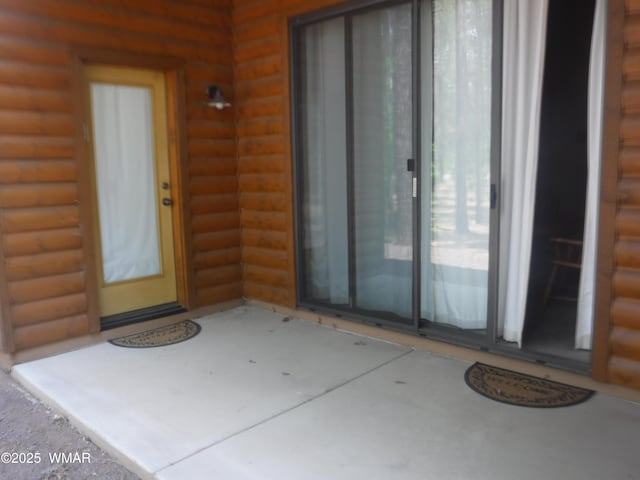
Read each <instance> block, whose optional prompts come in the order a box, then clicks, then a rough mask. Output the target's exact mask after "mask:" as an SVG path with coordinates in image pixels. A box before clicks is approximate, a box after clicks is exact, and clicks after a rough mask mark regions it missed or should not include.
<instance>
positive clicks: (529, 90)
mask: <svg viewBox="0 0 640 480" xmlns="http://www.w3.org/2000/svg"><path fill="white" fill-rule="evenodd" d="M547 11H548V0H509V1H506V2H504V33H503V35H504V36H503V42H504V46H503V62H502V64H503V97H502V98H503V101H502V178H501V192H502V195H501V199H500V204H501V208H502V212H501V219H500V222H501V231H500V250H501V257H500V277H499V278H500V283H501V288H500V289H499V290H500V293H499V317H498V330H499V334H501V335H502V337H503V338H504V340H507V341H510V342H517V343H518V346H522V330H523V326H524V317H525V310H526V302H527V289H528V281H529V264H530V260H531V241H532V233H533V216H534V205H535V187H536V173H537V163H538V145H539V136H540V135H539V133H540V110H541V96H542V79H543V71H544V52H545V43H546V24H547Z"/></svg>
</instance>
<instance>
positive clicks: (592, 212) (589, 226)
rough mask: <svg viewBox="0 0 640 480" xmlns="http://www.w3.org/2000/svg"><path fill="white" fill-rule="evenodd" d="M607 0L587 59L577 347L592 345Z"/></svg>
mask: <svg viewBox="0 0 640 480" xmlns="http://www.w3.org/2000/svg"><path fill="white" fill-rule="evenodd" d="M606 25H607V2H606V0H596V9H595V16H594V19H593V33H592V36H591V57H590V63H589V107H588V112H589V113H588V116H589V118H588V139H589V143H588V145H587V148H588V151H587V168H588V176H587V201H586V211H585V222H584V244H583V249H582V269H581V272H580V289H579V292H578V319H577V324H576V344H575V346H576V348H582V349H587V350H588V349H591V337H592V331H593V302H594V290H595V267H596V252H597V239H598V203H599V197H600V189H599V185H600V156H601V150H602V113H603V111H602V110H603V106H602V102H603V98H604V61H605V31H606Z"/></svg>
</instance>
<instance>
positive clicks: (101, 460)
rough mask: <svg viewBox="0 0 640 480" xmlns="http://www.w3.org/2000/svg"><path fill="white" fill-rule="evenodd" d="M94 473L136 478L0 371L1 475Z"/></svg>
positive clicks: (48, 477)
mask: <svg viewBox="0 0 640 480" xmlns="http://www.w3.org/2000/svg"><path fill="white" fill-rule="evenodd" d="M61 454H64V455H65V456H66V457H67V458H62V457H61V456H60V455H61ZM56 455H58V457H57V458H56V457H55V456H56ZM52 457H53V458H52ZM52 460H53V461H52ZM7 461H9V463H7ZM14 461H15V462H18V463H13V462H14ZM29 461H30V462H31V463H25V462H29ZM94 478H95V479H100V480H139V477H138V476H137V475H134V474H133V473H131V472H130V471H129V470H127V469H126V468H124V467H123V466H122V465H120V464H119V463H118V462H117V461H116V460H114V459H113V458H112V457H110V456H109V455H108V454H107V453H105V452H104V451H103V450H101V449H100V448H98V447H97V446H96V445H94V444H93V443H92V442H91V440H89V439H88V438H86V437H84V436H83V435H82V434H80V433H79V432H78V431H77V430H76V429H75V428H74V427H73V426H71V425H70V424H69V422H68V421H67V419H66V418H64V417H62V416H60V415H57V414H55V413H54V412H52V411H51V410H50V409H48V408H47V407H46V406H45V405H43V404H42V403H41V402H40V401H39V400H37V399H36V398H34V397H33V396H32V395H30V394H29V393H28V392H27V391H25V390H24V389H23V388H22V387H21V386H20V385H18V384H17V383H16V382H15V380H13V379H12V378H11V377H9V376H8V375H7V374H6V373H5V372H3V371H2V370H0V479H7V480H62V479H64V480H67V479H68V480H76V479H77V480H88V479H94Z"/></svg>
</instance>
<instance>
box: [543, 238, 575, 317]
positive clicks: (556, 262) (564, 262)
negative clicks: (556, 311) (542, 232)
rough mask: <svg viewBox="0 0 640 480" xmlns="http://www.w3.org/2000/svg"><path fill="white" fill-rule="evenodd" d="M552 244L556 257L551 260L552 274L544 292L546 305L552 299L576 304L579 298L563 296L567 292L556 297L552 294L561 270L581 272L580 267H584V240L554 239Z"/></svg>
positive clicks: (559, 293)
mask: <svg viewBox="0 0 640 480" xmlns="http://www.w3.org/2000/svg"><path fill="white" fill-rule="evenodd" d="M551 244H552V245H553V246H554V257H553V260H551V274H550V275H549V280H548V281H547V288H546V289H545V292H544V303H545V304H546V303H547V301H548V300H549V299H550V298H552V299H555V300H568V301H571V302H575V301H577V300H578V298H577V296H575V297H571V296H568V295H562V294H561V293H565V292H558V294H556V295H552V293H553V287H554V282H555V280H556V276H557V275H558V270H559V269H560V268H566V269H570V270H574V271H578V272H580V267H581V266H582V240H571V239H568V238H552V239H551Z"/></svg>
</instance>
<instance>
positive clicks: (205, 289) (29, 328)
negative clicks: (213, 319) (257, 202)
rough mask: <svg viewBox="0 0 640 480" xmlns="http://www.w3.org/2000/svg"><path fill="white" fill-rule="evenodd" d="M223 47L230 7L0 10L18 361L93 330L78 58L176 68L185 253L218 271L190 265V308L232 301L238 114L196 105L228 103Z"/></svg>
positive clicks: (6, 204)
mask: <svg viewBox="0 0 640 480" xmlns="http://www.w3.org/2000/svg"><path fill="white" fill-rule="evenodd" d="M231 36H232V30H231V0H183V1H180V2H176V1H173V0H135V1H131V2H123V1H121V0H87V1H83V2H77V1H72V0H23V1H20V2H15V1H13V0H0V240H1V244H0V245H1V248H2V255H1V256H0V259H2V262H0V278H4V277H6V279H7V282H6V283H7V285H6V299H7V300H6V301H5V303H7V304H3V305H2V308H3V311H4V312H5V317H11V318H3V319H2V321H4V322H5V323H8V324H10V325H9V326H8V330H5V332H6V331H8V332H9V333H11V334H12V336H13V338H12V339H9V340H12V341H13V343H14V345H13V347H14V348H15V349H16V350H20V349H24V348H31V347H35V346H38V345H43V344H46V343H50V342H53V341H59V340H64V339H66V338H70V337H73V336H78V335H83V334H86V333H88V331H89V326H90V319H89V318H88V312H89V310H90V309H89V308H88V307H87V304H88V302H89V299H87V298H85V295H86V291H87V286H86V279H85V271H86V270H87V265H88V263H87V262H93V261H94V259H87V258H85V255H84V253H83V252H84V249H85V247H86V245H84V244H83V238H82V234H81V232H82V231H86V230H87V229H91V228H92V226H91V225H83V224H81V222H82V217H81V216H80V214H79V206H78V202H79V199H80V198H84V197H82V195H83V194H82V193H81V192H82V191H83V188H84V187H82V188H81V186H80V185H79V183H78V182H79V175H80V172H82V171H83V168H79V165H78V164H77V161H78V152H79V151H80V150H79V147H80V146H79V145H78V144H77V133H76V131H77V118H76V115H78V114H79V112H78V108H77V101H76V100H77V99H76V96H77V93H78V92H77V91H76V90H74V86H75V83H74V82H75V81H74V61H75V60H74V56H73V52H74V49H76V48H80V49H82V52H83V55H84V52H85V51H86V49H87V48H96V49H102V50H111V51H123V52H129V53H132V54H144V55H145V56H149V58H152V57H153V56H159V57H167V56H169V57H173V58H175V59H176V60H177V61H178V62H181V64H182V65H183V69H184V79H185V85H184V97H183V98H181V99H180V101H182V100H184V102H185V105H184V108H181V110H182V111H183V112H184V114H185V115H186V122H185V130H186V131H185V134H186V139H185V150H186V151H187V155H186V161H187V165H186V167H185V172H186V173H187V174H188V177H189V178H188V179H187V181H186V185H189V186H190V188H189V190H190V191H189V192H188V193H189V194H190V195H191V198H192V199H193V203H190V204H189V206H188V210H189V211H190V213H191V216H192V217H191V218H192V220H193V223H190V224H189V225H188V228H189V230H193V232H192V234H193V238H192V242H191V246H192V248H193V249H194V250H195V252H194V254H203V255H205V254H206V255H209V257H207V258H224V259H225V260H224V262H226V263H220V264H219V265H215V266H210V265H209V264H208V263H207V262H204V263H203V264H202V266H201V267H198V266H197V265H194V264H191V265H187V268H188V269H189V270H190V276H191V277H192V278H194V279H195V278H197V279H198V282H199V283H198V286H197V288H196V291H195V292H194V294H195V295H194V296H195V302H194V306H200V305H205V304H208V303H211V302H222V301H227V300H233V299H237V298H240V296H241V285H240V281H241V275H240V273H239V270H240V266H239V265H240V238H241V237H240V231H239V225H240V223H239V222H240V214H239V197H238V191H237V189H238V183H237V166H236V165H237V149H236V134H235V124H234V112H233V109H227V110H224V111H222V112H220V111H217V110H215V109H212V108H209V107H206V106H205V105H204V101H205V98H206V95H205V89H206V87H207V85H210V84H216V85H220V86H222V88H223V89H224V93H225V95H226V96H227V97H228V98H230V99H231V100H232V101H234V92H233V82H234V78H233V73H234V72H233V61H232V60H233V56H232V38H231ZM145 58H146V57H145ZM234 103H235V101H234ZM84 160H85V159H81V161H84ZM187 197H189V195H187ZM192 263H193V262H192ZM221 266H225V267H229V268H232V267H234V266H235V269H236V273H235V276H234V275H231V276H230V275H228V274H225V275H222V276H219V277H216V276H215V275H212V268H215V267H221ZM199 269H201V270H202V272H200V270H199ZM227 285H230V286H229V287H227ZM93 301H95V300H93ZM6 337H8V336H7V335H5V339H4V340H5V343H7V344H8V345H9V343H11V342H7V338H6ZM9 347H10V348H11V345H9Z"/></svg>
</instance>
